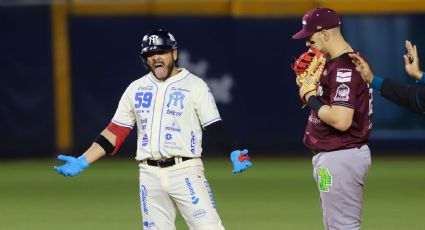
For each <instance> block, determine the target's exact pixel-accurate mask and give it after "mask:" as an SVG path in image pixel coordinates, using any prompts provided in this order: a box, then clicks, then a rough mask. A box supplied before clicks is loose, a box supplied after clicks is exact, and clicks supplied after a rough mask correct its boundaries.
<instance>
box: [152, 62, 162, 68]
mask: <svg viewBox="0 0 425 230" xmlns="http://www.w3.org/2000/svg"><path fill="white" fill-rule="evenodd" d="M153 67H154V69H157V68H162V67H164V63H162V62H158V63H155V64H154V65H153Z"/></svg>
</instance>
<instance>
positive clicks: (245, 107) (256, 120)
mask: <svg viewBox="0 0 425 230" xmlns="http://www.w3.org/2000/svg"><path fill="white" fill-rule="evenodd" d="M49 14H50V13H49V8H48V7H31V9H27V8H25V7H17V8H12V9H10V8H8V9H2V8H0V17H1V21H2V25H3V26H2V28H1V29H0V36H1V40H2V41H3V42H2V44H1V45H0V49H1V50H2V51H3V52H2V55H1V62H0V63H1V64H0V65H1V68H0V71H1V72H0V76H1V79H2V84H0V87H1V90H0V92H1V105H0V106H1V107H0V109H1V115H0V116H1V117H0V120H1V127H2V128H6V129H5V130H3V132H1V137H0V138H1V145H0V158H1V157H11V156H12V157H16V156H53V155H55V154H56V153H55V151H56V150H55V133H54V132H55V129H54V125H55V122H54V119H55V117H54V108H53V106H54V104H53V97H54V96H53V84H52V81H53V76H52V49H51V31H50V30H51V28H50V16H49ZM342 19H343V20H342V21H343V33H344V34H345V35H346V39H347V40H348V41H349V42H350V43H351V44H352V45H353V47H355V48H357V49H359V50H361V51H362V52H363V53H364V54H365V55H366V56H367V57H368V59H369V61H370V63H371V64H372V66H373V70H374V71H376V73H379V74H380V75H382V76H384V77H391V78H393V79H394V80H396V81H399V82H405V83H414V82H413V81H411V80H409V79H408V78H407V77H406V76H405V74H404V66H403V60H402V54H403V52H404V39H412V40H413V41H414V42H415V43H417V44H418V47H419V51H420V54H423V53H424V52H425V49H421V47H424V48H425V39H424V35H423V31H420V29H419V28H420V26H419V24H420V22H421V20H423V19H424V16H423V15H414V16H409V15H393V16H390V15H386V16H359V15H351V16H344V17H342ZM68 21H69V39H70V51H71V54H70V56H71V76H72V79H71V82H72V111H73V112H72V115H73V124H74V126H73V139H74V144H73V149H71V151H72V152H74V153H80V152H82V151H84V150H85V149H86V148H87V147H88V146H90V144H91V143H92V141H93V140H94V138H95V137H96V136H97V135H98V134H99V132H100V131H101V130H102V129H103V128H105V126H106V125H107V124H108V123H109V121H110V119H111V118H112V116H113V114H114V112H115V109H116V107H117V105H118V101H119V99H120V97H121V94H122V93H123V92H124V90H125V88H126V87H127V86H128V84H130V83H131V82H132V81H134V80H135V79H137V78H139V77H141V76H143V75H144V74H146V73H147V70H146V69H145V68H144V67H143V65H142V63H141V60H140V59H139V52H140V42H141V39H142V36H143V35H144V34H145V33H147V32H149V31H151V30H152V29H156V28H164V29H168V30H170V31H171V32H172V33H173V34H174V35H175V37H176V39H177V41H178V43H179V50H180V57H179V59H180V65H181V66H183V67H186V68H188V69H189V70H191V71H192V72H194V73H195V74H197V75H199V76H200V77H202V78H203V79H204V80H205V81H206V82H207V83H208V84H209V85H210V87H211V89H212V91H213V93H214V95H215V97H216V100H217V103H218V106H219V109H220V113H221V115H222V118H223V119H224V121H225V122H226V124H227V126H228V127H229V129H230V130H231V132H232V133H233V135H234V137H235V138H236V139H237V141H238V142H239V143H240V144H241V145H243V146H247V147H248V148H250V149H251V150H253V153H254V154H255V155H265V154H270V153H280V154H292V153H295V152H299V151H303V153H302V154H303V155H305V156H308V154H309V153H308V151H307V150H306V149H305V148H304V146H303V144H302V141H301V140H302V135H303V132H304V128H305V124H306V119H307V112H308V111H307V110H306V109H304V110H301V103H300V101H299V99H298V91H297V87H296V85H295V79H294V78H295V76H294V74H293V72H292V70H291V69H290V63H291V62H293V57H294V56H298V55H299V54H300V53H301V52H303V51H304V50H305V46H304V41H294V40H292V39H291V35H292V34H293V33H295V32H296V31H297V30H298V29H299V28H300V26H301V25H300V24H301V23H300V19H299V18H274V19H272V18H256V19H249V18H232V17H227V16H226V17H224V16H223V17H155V16H109V17H108V16H96V17H95V16H69V20H68ZM421 56H422V55H421ZM374 116H375V117H374V126H375V128H376V129H375V131H374V134H373V135H372V137H373V140H372V142H373V143H375V146H376V148H377V149H380V148H382V149H383V150H385V148H384V147H385V146H386V145H387V143H388V142H389V141H391V142H390V143H392V144H391V146H390V147H391V148H392V149H395V148H399V149H404V148H405V146H403V141H404V140H405V139H406V137H408V138H409V140H411V143H409V145H411V146H413V148H417V147H418V146H419V147H420V146H421V145H422V143H423V141H424V139H425V135H424V130H425V122H424V119H423V116H419V115H414V114H411V113H409V112H406V111H405V110H403V109H400V108H398V107H397V106H395V105H393V104H391V103H389V102H387V101H385V100H384V99H382V98H381V97H380V96H379V95H378V94H376V93H375V104H374ZM412 130H413V131H412ZM406 134H409V135H410V136H409V135H407V136H406ZM412 134H413V135H412ZM135 140H136V137H135V132H133V133H132V135H131V136H130V138H129V139H128V140H127V142H126V143H125V144H124V146H123V148H122V150H120V152H121V153H120V154H121V155H128V156H132V155H133V154H134V151H135V147H136V141H135ZM372 146H373V145H372ZM387 146H388V145H387ZM214 147H215V145H214V140H210V139H208V138H207V139H206V149H207V150H208V152H214V150H215V148H214ZM223 154H225V153H223ZM226 154H227V153H226Z"/></svg>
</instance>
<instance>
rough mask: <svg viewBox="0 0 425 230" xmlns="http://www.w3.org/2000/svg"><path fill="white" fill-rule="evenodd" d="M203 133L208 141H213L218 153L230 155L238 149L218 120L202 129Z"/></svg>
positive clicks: (221, 122) (222, 123)
mask: <svg viewBox="0 0 425 230" xmlns="http://www.w3.org/2000/svg"><path fill="white" fill-rule="evenodd" d="M204 132H205V135H207V137H208V139H211V140H213V141H214V143H215V144H216V146H218V148H219V151H220V152H226V153H230V152H231V151H233V150H236V149H238V146H237V144H236V142H235V141H234V139H233V138H232V135H231V134H230V132H229V131H228V130H227V128H226V127H225V125H224V122H223V121H221V120H220V121H217V122H214V123H212V124H210V125H208V126H206V127H204Z"/></svg>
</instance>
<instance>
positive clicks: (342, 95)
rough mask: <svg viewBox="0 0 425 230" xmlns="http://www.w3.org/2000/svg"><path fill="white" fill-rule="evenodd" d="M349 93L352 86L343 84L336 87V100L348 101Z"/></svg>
mask: <svg viewBox="0 0 425 230" xmlns="http://www.w3.org/2000/svg"><path fill="white" fill-rule="evenodd" d="M349 94H350V88H349V87H348V86H347V85H346V84H342V85H340V86H338V88H337V89H336V94H335V97H334V101H348V99H349V98H350V96H349Z"/></svg>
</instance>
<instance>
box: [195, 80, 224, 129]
mask: <svg viewBox="0 0 425 230" xmlns="http://www.w3.org/2000/svg"><path fill="white" fill-rule="evenodd" d="M193 98H194V104H195V110H196V113H197V115H198V117H199V121H200V123H201V126H202V127H203V128H205V127H206V126H208V125H210V124H212V123H214V122H217V121H220V120H221V117H220V114H219V112H218V109H217V105H216V103H215V100H214V97H213V95H212V93H211V90H210V89H209V88H208V85H207V84H206V83H205V82H204V81H203V80H199V81H198V82H197V85H196V90H195V95H194V96H193Z"/></svg>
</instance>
